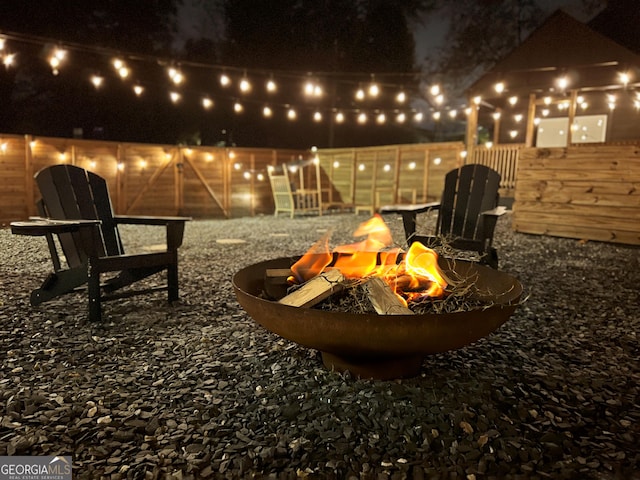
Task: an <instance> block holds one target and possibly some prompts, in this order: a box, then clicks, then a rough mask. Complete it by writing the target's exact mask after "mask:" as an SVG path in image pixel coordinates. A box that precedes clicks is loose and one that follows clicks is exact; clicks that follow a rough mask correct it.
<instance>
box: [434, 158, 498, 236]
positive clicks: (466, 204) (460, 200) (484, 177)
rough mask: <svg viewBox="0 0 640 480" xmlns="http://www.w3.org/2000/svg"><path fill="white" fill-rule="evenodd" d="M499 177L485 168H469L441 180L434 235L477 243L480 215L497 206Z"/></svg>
mask: <svg viewBox="0 0 640 480" xmlns="http://www.w3.org/2000/svg"><path fill="white" fill-rule="evenodd" d="M499 186H500V175H499V174H498V173H497V172H496V171H495V170H492V169H491V168H489V167H486V166H484V165H479V164H469V165H464V166H463V167H461V168H459V169H456V170H452V171H450V172H449V173H447V175H446V176H445V181H444V190H443V193H442V199H441V204H440V213H439V215H438V224H437V234H439V235H443V236H447V237H451V238H464V239H473V240H478V239H480V238H481V237H482V235H481V234H482V216H481V215H480V213H481V212H484V211H487V210H491V209H493V208H495V207H497V206H498V198H499V197H498V188H499Z"/></svg>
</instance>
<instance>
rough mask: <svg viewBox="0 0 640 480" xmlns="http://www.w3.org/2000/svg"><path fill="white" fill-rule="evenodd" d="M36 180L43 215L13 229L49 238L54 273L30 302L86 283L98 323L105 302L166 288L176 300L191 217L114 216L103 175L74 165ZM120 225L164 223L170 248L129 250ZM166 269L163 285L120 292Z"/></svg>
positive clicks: (42, 173) (44, 173)
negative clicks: (180, 255)
mask: <svg viewBox="0 0 640 480" xmlns="http://www.w3.org/2000/svg"><path fill="white" fill-rule="evenodd" d="M35 179H36V183H37V185H38V188H39V190H40V194H41V196H42V198H41V200H39V201H38V213H39V214H40V217H38V218H33V219H31V220H30V221H26V222H13V223H12V224H11V230H12V233H14V234H18V235H31V236H45V237H46V239H47V243H48V245H49V251H50V253H51V260H52V262H53V269H54V272H53V273H51V274H50V275H49V276H48V277H47V278H46V279H45V280H44V282H43V283H42V285H41V286H40V288H37V289H35V290H33V292H32V293H31V304H32V305H34V306H36V305H39V304H41V303H43V302H46V301H48V300H51V299H53V298H56V297H59V296H60V295H64V294H67V293H71V292H75V291H79V290H83V289H84V288H85V287H86V290H87V292H88V298H89V319H90V320H92V321H97V320H100V318H101V303H102V302H103V301H106V300H112V299H116V298H124V297H130V296H133V295H140V294H145V293H150V292H155V291H158V290H167V292H168V300H169V301H170V302H172V301H175V300H177V299H178V248H179V247H180V246H181V245H182V240H183V235H184V227H185V222H186V221H187V220H189V218H187V217H146V216H121V215H114V214H113V209H112V205H111V200H110V197H109V192H108V189H107V182H106V181H105V180H104V178H102V177H100V176H98V175H96V174H94V173H92V172H89V171H87V170H84V169H82V168H79V167H76V166H73V165H67V164H61V165H54V166H51V167H46V168H44V169H42V170H40V171H39V172H38V173H37V174H36V175H35ZM119 224H139V225H157V226H165V228H166V243H167V245H166V250H164V251H154V252H149V253H137V254H126V253H125V251H124V247H123V244H122V240H121V238H120V233H119V231H118V225H119ZM54 236H57V242H56V241H55V237H54ZM59 249H61V250H62V251H61V252H60V251H59ZM61 254H63V255H64V260H65V262H64V264H63V262H62V259H61ZM163 271H166V282H165V283H162V284H161V285H156V286H147V287H146V288H139V289H137V290H134V289H126V290H120V289H121V288H123V287H127V286H129V285H131V284H133V283H135V282H138V281H140V280H142V279H144V278H147V277H149V276H151V275H154V274H156V273H160V272H163ZM102 274H109V275H105V277H108V278H105V279H102V278H101V276H102ZM118 290H120V291H119V292H118Z"/></svg>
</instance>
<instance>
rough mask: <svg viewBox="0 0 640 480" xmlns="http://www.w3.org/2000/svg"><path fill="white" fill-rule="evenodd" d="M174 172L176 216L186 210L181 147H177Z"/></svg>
mask: <svg viewBox="0 0 640 480" xmlns="http://www.w3.org/2000/svg"><path fill="white" fill-rule="evenodd" d="M174 172H175V173H174V175H175V176H174V182H175V183H174V185H175V196H174V202H175V203H174V205H175V210H176V215H182V213H183V210H184V151H183V150H182V148H180V147H177V153H176V163H175V169H174Z"/></svg>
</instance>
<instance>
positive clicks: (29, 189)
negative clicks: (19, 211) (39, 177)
mask: <svg viewBox="0 0 640 480" xmlns="http://www.w3.org/2000/svg"><path fill="white" fill-rule="evenodd" d="M32 141H33V137H32V136H31V135H25V136H24V182H25V190H24V191H25V193H26V197H27V198H25V199H24V200H25V202H24V203H25V205H26V206H27V217H30V216H32V215H34V214H35V209H36V207H35V204H34V200H35V199H34V198H33V152H32V151H31V142H32Z"/></svg>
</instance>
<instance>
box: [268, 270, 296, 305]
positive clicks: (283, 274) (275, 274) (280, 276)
mask: <svg viewBox="0 0 640 480" xmlns="http://www.w3.org/2000/svg"><path fill="white" fill-rule="evenodd" d="M291 275H292V272H291V269H290V268H268V269H267V270H266V272H265V274H264V290H265V292H266V293H267V295H269V297H271V298H282V297H284V296H285V295H286V294H287V289H288V288H289V287H290V286H291V284H290V283H289V277H290V276H291Z"/></svg>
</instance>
